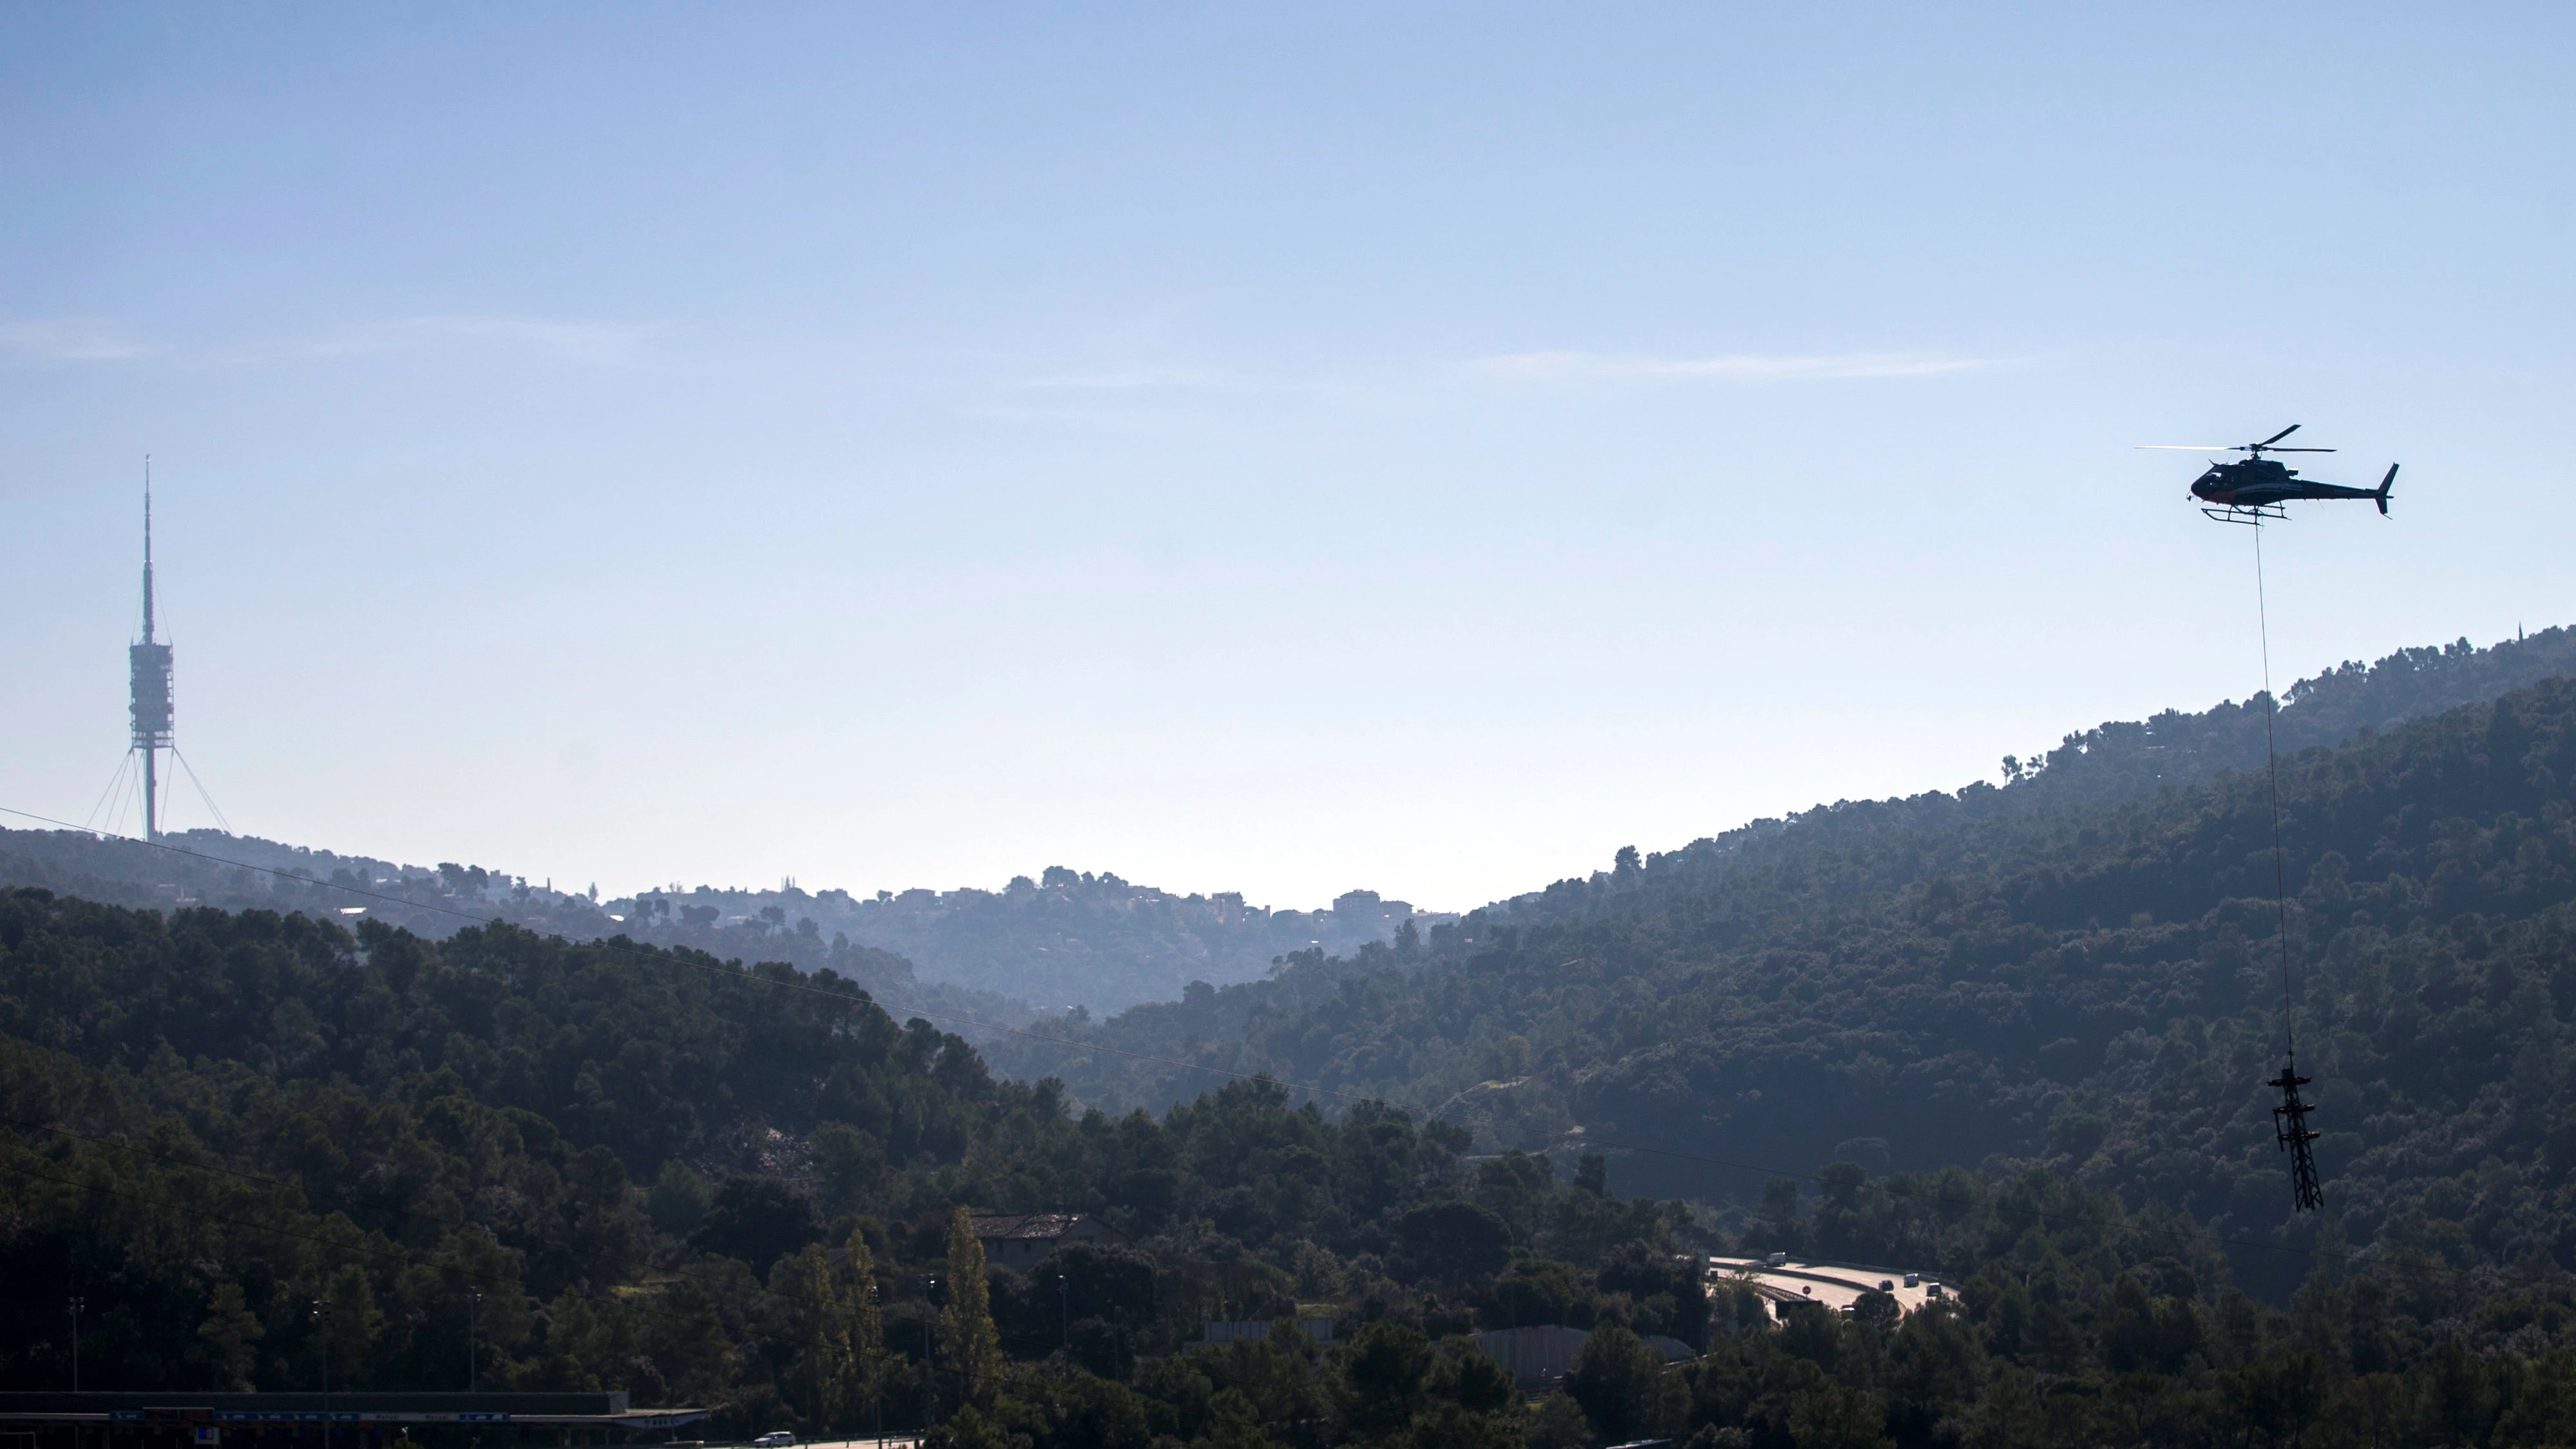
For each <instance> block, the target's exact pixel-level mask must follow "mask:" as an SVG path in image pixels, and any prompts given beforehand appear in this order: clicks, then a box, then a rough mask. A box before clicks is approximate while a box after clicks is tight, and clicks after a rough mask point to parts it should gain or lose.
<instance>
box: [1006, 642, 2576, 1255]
mask: <svg viewBox="0 0 2576 1449" xmlns="http://www.w3.org/2000/svg"><path fill="white" fill-rule="evenodd" d="M2363 734H2364V737H2363V738H2361V739H2359V740H2357V741H2356V742H2355V743H2353V744H2351V745H2349V746H2347V747H2345V748H2343V749H2341V750H2329V749H2325V748H2322V747H2319V748H2313V749H2310V750H2307V751H2304V752H2302V753H2300V754H2299V755H2298V756H2297V757H2295V758H2293V759H2291V760H2289V761H2286V762H2284V766H2283V771H2282V780H2281V789H2282V821H2283V830H2284V838H2285V842H2286V846H2287V859H2288V870H2289V888H2290V891H2291V893H2292V896H2293V900H2292V905H2291V935H2292V941H2291V946H2292V954H2293V964H2294V968H2295V970H2296V973H2297V975H2298V977H2299V979H2300V981H2301V982H2302V983H2303V984H2302V987H2301V994H2300V999H2299V1010H2300V1019H2301V1021H2302V1023H2303V1027H2302V1040H2303V1043H2304V1050H2303V1052H2302V1055H2301V1058H2300V1060H2301V1065H2302V1068H2303V1069H2304V1070H2307V1071H2309V1072H2310V1073H2312V1074H2313V1075H2314V1076H2315V1077H2316V1078H2317V1079H2318V1088H2317V1091H2318V1095H2319V1098H2320V1100H2321V1102H2322V1107H2321V1110H2320V1111H2319V1113H2318V1117H2317V1125H2318V1126H2319V1127H2320V1128H2321V1129H2322V1130H2324V1131H2325V1132H2326V1134H2327V1136H2326V1138H2325V1140H2324V1142H2323V1143H2322V1148H2323V1162H2324V1166H2325V1169H2326V1172H2327V1175H2328V1178H2329V1183H2328V1189H2327V1192H2328V1198H2329V1201H2330V1203H2332V1204H2333V1206H2334V1207H2335V1209H2336V1211H2337V1221H2338V1223H2339V1225H2340V1226H2339V1229H2338V1230H2339V1231H2340V1232H2342V1233H2344V1234H2346V1235H2348V1237H2349V1238H2350V1239H2351V1240H2352V1241H2354V1242H2356V1243H2361V1244H2376V1243H2381V1242H2388V1243H2391V1244H2398V1243H2411V1244H2418V1245H2432V1244H2442V1245H2448V1246H2449V1247H2451V1248H2453V1249H2456V1250H2457V1251H2458V1252H2461V1253H2464V1254H2471V1255H2475V1256H2481V1257H2488V1258H2493V1259H2497V1260H2510V1259H2512V1258H2514V1257H2516V1256H2518V1255H2520V1254H2522V1253H2525V1252H2528V1251H2531V1250H2533V1249H2543V1248H2545V1249H2548V1250H2550V1251H2553V1252H2558V1253H2561V1254H2564V1253H2566V1252H2568V1251H2570V1250H2571V1249H2576V1241H2571V1242H2560V1241H2558V1239H2557V1235H2558V1234H2559V1233H2561V1232H2562V1231H2565V1230H2566V1229H2565V1224H2566V1223H2567V1222H2568V1221H2570V1219H2568V1217H2567V1216H2566V1212H2565V1209H2566V1207H2567V1206H2568V1203H2569V1199H2568V1197H2567V1196H2566V1194H2567V1193H2568V1191H2569V1188H2568V1186H2567V1179H2566V1173H2567V1170H2568V1168H2569V1167H2570V1166H2571V1165H2576V1150H2571V1146H2576V1053H2571V1052H2570V1049H2569V1047H2568V1045H2567V1044H2566V1039H2567V1029H2566V1023H2568V1022H2569V1021H2570V1020H2571V1013H2572V1012H2576V958H2571V956H2570V943H2571V939H2576V937H2571V929H2576V916H2572V915H2571V906H2570V901H2571V898H2576V810H2572V809H2571V806H2576V799H2571V791H2576V683H2571V682H2570V681H2566V680H2552V681H2547V682H2544V683H2542V684H2539V685H2536V686H2533V687H2530V688H2527V689H2523V690H2518V691H2515V692H2514V693H2511V694H2508V695H2506V696H2505V697H2504V698H2502V699H2501V700H2499V701H2497V702H2496V703H2495V704H2494V705H2492V706H2487V705H2479V706H2470V707H2467V708H2463V709H2459V710H2454V711H2451V712H2449V713H2447V714H2443V715H2440V716H2437V717H2434V718H2431V719H2426V720H2421V721H2418V722H2416V723H2414V724H2410V725H2406V726H2404V727H2402V728H2400V729H2398V730H2395V731H2392V732H2389V733H2386V734H2378V733H2376V732H2373V731H2369V730H2366V729H2365V731H2364V732H2363ZM2270 829H2271V813H2270V805H2269V797H2268V794H2267V791H2266V782H2265V779H2264V777H2263V775H2262V774H2261V772H2259V771H2257V772H2255V773H2253V774H2238V773H2232V772H2231V773H2229V774H2226V775H2223V776H2221V777H2220V778H2219V779H2218V780H2216V781H2214V782H2212V783H2210V784H2207V785H2204V786H2201V787H2197V788H2194V789H2189V790H2180V789H2165V790H2161V791H2159V792H2158V793H2156V794H2155V795H2153V796H2151V797H2148V798H2143V799H2132V800H2128V801H2123V802H2116V803H2104V804H2079V805H2076V806H2072V807H2067V808H2060V809H2052V810H2028V811H2010V812H1980V811H1978V810H1976V809H1975V808H1973V807H1972V806H1970V805H1966V804H1962V803H1960V802H1958V801H1955V800H1951V801H1948V802H1947V803H1946V805H1945V804H1944V803H1943V802H1942V801H1940V800H1918V801H1914V802H1909V808H1908V809H1907V810H1906V811H1905V812H1903V813H1901V814H1899V815H1897V816H1896V817H1894V818H1891V819H1888V820H1886V821H1884V822H1883V823H1881V824H1880V825H1879V826H1877V827H1876V828H1871V829H1857V828H1843V829H1836V830H1833V831H1823V832H1815V833H1813V834H1811V835H1809V836H1808V837H1806V838H1804V839H1801V838H1798V837H1797V836H1794V835H1789V834H1781V835H1778V836H1775V837H1773V838H1770V839H1764V840H1752V841H1745V842H1742V843H1741V844H1740V845H1739V846H1738V847H1737V849H1738V852H1739V854H1740V856H1741V859H1740V860H1739V861H1738V862H1737V863H1736V865H1735V866H1734V867H1733V868H1732V869H1730V870H1728V871H1726V872H1724V873H1722V874H1720V875H1718V876H1717V877H1715V878H1714V879H1713V880H1707V881H1701V880H1698V879H1694V878H1693V877H1692V876H1691V875H1690V874H1689V873H1687V872H1675V873H1669V874H1664V875H1659V874H1658V873H1657V872H1655V871H1653V870H1650V869H1647V868H1644V867H1643V866H1642V864H1641V863H1639V862H1637V861H1635V860H1634V859H1631V860H1629V861H1628V862H1626V863H1624V864H1623V865H1622V866H1621V867H1620V868H1618V869H1616V870H1614V871H1612V872H1610V873H1607V874H1605V875H1604V876H1602V877H1600V878H1598V879H1596V880H1594V881H1590V882H1567V883H1565V884H1564V885H1562V886H1560V887H1559V888H1557V889H1556V890H1554V891H1552V892H1550V897H1551V899H1550V900H1549V901H1548V902H1547V908H1546V910H1544V911H1543V912H1538V911H1534V912H1528V913H1519V912H1513V911H1507V910H1497V911H1491V912H1480V913H1477V914H1476V915H1473V916H1470V917H1469V918H1468V919H1467V920H1466V921H1465V922H1463V923H1462V924H1461V925H1460V926H1459V927H1457V928H1456V929H1455V930H1454V931H1435V932H1433V933H1431V934H1430V935H1429V936H1428V937H1426V938H1424V939H1422V940H1420V941H1407V942H1404V943H1400V944H1399V945H1397V946H1395V947H1391V948H1383V949H1379V950H1374V951H1365V952H1362V953H1361V954H1360V955H1359V956H1358V957H1357V958H1356V959H1354V960H1347V961H1333V960H1325V959H1320V958H1315V957H1308V958H1305V959H1301V960H1300V961H1298V962H1297V963H1296V964H1295V965H1293V966H1292V967H1291V968H1290V969H1288V970H1286V971H1284V972H1283V973H1281V975H1280V977H1279V978H1278V979H1276V980H1274V981H1272V982H1268V983H1262V984H1260V985H1258V986H1255V987H1249V988H1233V989H1230V990H1228V991H1223V992H1210V993H1207V994H1205V996H1203V997H1202V998H1199V999H1196V1000H1194V1001H1190V1002H1184V1003H1179V1004H1176V1005H1174V1006H1170V1007H1163V1008H1156V1009H1154V1010H1152V1011H1144V1012H1131V1013H1128V1014H1126V1015H1125V1016H1122V1017H1120V1018H1117V1019H1114V1020H1112V1021H1110V1022H1105V1023H1101V1024H1099V1025H1098V1026H1095V1027H1092V1028H1089V1029H1088V1035H1086V1036H1084V1038H1083V1039H1085V1040H1096V1041H1100V1042H1103V1043H1105V1044H1107V1045H1111V1046H1117V1047H1121V1048H1124V1049H1126V1050H1129V1051H1133V1052H1141V1053H1146V1054H1148V1055H1151V1056H1157V1057H1179V1058H1187V1059H1191V1060H1197V1061H1204V1062H1210V1063H1214V1064H1218V1065H1222V1066H1225V1067H1228V1068H1230V1069H1235V1070H1246V1071H1252V1070H1258V1071H1268V1072H1273V1073H1275V1074H1277V1075H1279V1076H1280V1077H1281V1078H1283V1079H1286V1080H1291V1081H1298V1082H1307V1083H1313V1084H1316V1085H1319V1086H1322V1087H1327V1088H1331V1089H1335V1090H1342V1091H1350V1092H1354V1093H1361V1094H1383V1095H1386V1096H1388V1097H1390V1098H1392V1099H1395V1100H1401V1101H1406V1102H1410V1103H1415V1104H1418V1105H1420V1106H1422V1107H1424V1108H1426V1109H1431V1110H1436V1111H1438V1112H1439V1113H1440V1114H1441V1115H1442V1116H1443V1117H1445V1118H1447V1119H1449V1120H1456V1121H1462V1122H1466V1123H1469V1124H1472V1125H1473V1126H1474V1127H1475V1128H1476V1129H1477V1130H1478V1131H1479V1133H1480V1134H1483V1135H1485V1136H1486V1137H1487V1139H1488V1140H1491V1141H1494V1142H1496V1143H1497V1144H1501V1145H1509V1146H1516V1147H1521V1148H1525V1149H1529V1150H1533V1151H1548V1150H1553V1151H1556V1152H1559V1153H1560V1154H1562V1153H1564V1152H1567V1151H1571V1150H1573V1149H1574V1147H1575V1146H1576V1145H1577V1144H1589V1145H1591V1146H1593V1147H1595V1148H1599V1149H1602V1150H1606V1151H1610V1153H1611V1156H1612V1159H1613V1161H1614V1163H1615V1164H1616V1170H1617V1173H1618V1180H1619V1181H1621V1182H1623V1183H1627V1184H1632V1185H1634V1186H1636V1187H1637V1188H1638V1189H1640V1190H1651V1191H1654V1192H1657V1193H1674V1194H1682V1195H1690V1196H1705V1197H1709V1198H1712V1199H1713V1198H1717V1197H1720V1196H1723V1195H1725V1194H1728V1193H1734V1194H1737V1195H1738V1196H1739V1197H1744V1196H1747V1195H1749V1193H1750V1191H1751V1189H1752V1188H1753V1187H1754V1186H1755V1185H1757V1184H1758V1180H1759V1175H1758V1174H1749V1173H1745V1172H1741V1171H1732V1170H1728V1169H1722V1168H1718V1167H1713V1166H1707V1165H1704V1164H1697V1163H1693V1162H1691V1161H1689V1160H1687V1158H1688V1157H1696V1158H1714V1159H1722V1160H1725V1161H1730V1162H1737V1163H1751V1164H1766V1163H1772V1164H1789V1165H1797V1164H1812V1163H1814V1162H1818V1161H1822V1160H1826V1159H1828V1158H1848V1159H1852V1160H1855V1161H1859V1162H1862V1163H1864V1164H1868V1165H1873V1166H1878V1167H1886V1166H1896V1167H1911V1168H1930V1167H1937V1166H1939V1165H1941V1164H1943V1163H1954V1162H1955V1163H1976V1162H1980V1161H1983V1160H1986V1159H1987V1158H1988V1157H1989V1156H1994V1155H1999V1156H2000V1157H2001V1158H2002V1159H2005V1160H2010V1161H2028V1162H2036V1163H2045V1164H2049V1165H2051V1166H2053V1167H2055V1168H2058V1169H2060V1170H2064V1171H2068V1172H2072V1173H2076V1174H2078V1175H2079V1176H2081V1177H2082V1178H2083V1179H2084V1180H2086V1181H2090V1182H2097V1183H2101V1184H2104V1185H2106V1186H2110V1187H2114V1188H2116V1189H2118V1190H2119V1191H2120V1192H2121V1193H2122V1194H2123V1196H2124V1197H2126V1198H2127V1200H2128V1201H2130V1202H2132V1203H2133V1204H2134V1203H2144V1202H2147V1201H2151V1200H2152V1201H2162V1202H2166V1203H2169V1204H2171V1205H2173V1206H2175V1207H2179V1208H2182V1209H2184V1210H2186V1211H2189V1212H2191V1213H2193V1214H2195V1215H2198V1216H2201V1217H2205V1218H2207V1219H2209V1220H2211V1221H2213V1222H2214V1223H2215V1224H2217V1225H2219V1226H2220V1227H2221V1228H2222V1229H2223V1230H2225V1231H2227V1232H2228V1233H2230V1234H2231V1235H2239V1236H2242V1235H2248V1234H2263V1233H2272V1232H2276V1231H2282V1230H2285V1223H2284V1219H2285V1218H2286V1216H2287V1213H2286V1209H2287V1205H2288V1204H2287V1195H2286V1191H2285V1190H2284V1188H2283V1186H2282V1175H2281V1167H2280V1161H2279V1158H2278V1156H2277V1153H2276V1152H2275V1149H2274V1146H2273V1142H2272V1136H2271V1121H2270V1117H2269V1112H2268V1108H2269V1105H2270V1103H2269V1100H2268V1097H2269V1094H2268V1093H2266V1092H2265V1091H2264V1089H2263V1088H2262V1087H2261V1085H2260V1083H2261V1082H2262V1080H2263V1078H2264V1077H2266V1076H2269V1075H2271V1073H2272V1072H2273V1071H2274V1070H2276V1069H2277V1064H2278V1057H2279V1050H2280V1044H2281V999H2280V984H2279V983H2280V972H2279V964H2278V959H2277V956H2276V954H2275V947H2274V943H2273V940H2272V932H2273V925H2274V906H2273V901H2272V891H2271V886H2272V872H2271V853H2270V845H2271V834H2270ZM1001 1050H1002V1051H1003V1052H1004V1054H1005V1058H1006V1059H1007V1060H1009V1061H1011V1062H1013V1063H1014V1064H1015V1065H1016V1069H1018V1070H1022V1071H1039V1070H1044V1071H1050V1072H1055V1073H1057V1074H1060V1075H1062V1076H1064V1077H1065V1078H1066V1079H1067V1080H1068V1082H1069V1084H1070V1085H1071V1089H1072V1090H1073V1091H1074V1092H1075V1094H1076V1095H1077V1096H1082V1097H1085V1098H1096V1099H1101V1100H1122V1099H1123V1100H1144V1101H1154V1100H1159V1099H1160V1098H1161V1096H1162V1095H1163V1094H1164V1093H1167V1092H1174V1091H1186V1090H1188V1089H1189V1087H1190V1083H1189V1082H1188V1079H1187V1077H1186V1075H1185V1074H1181V1073H1176V1072H1174V1071H1173V1070H1172V1069H1170V1068H1167V1067H1162V1066H1158V1065H1156V1064H1155V1063H1153V1062H1150V1061H1139V1060H1136V1059H1134V1058H1130V1057H1113V1056H1107V1055H1099V1056H1085V1055H1084V1054H1082V1053H1080V1052H1079V1051H1073V1050H1068V1049H1066V1048H1063V1047H1059V1046H1054V1045H1052V1044H1047V1043H1032V1042H1025V1041H1022V1042H1014V1043H1011V1044H1008V1045H1006V1046H1005V1047H1003V1048H1002V1049H1001ZM1620 1148H1635V1149H1655V1150H1657V1151H1654V1152H1650V1151H1637V1152H1629V1153H1623V1152H1621V1151H1620V1150H1619V1149H1620ZM1658 1152H1660V1153H1663V1154H1686V1155H1687V1157H1683V1156H1670V1155H1658Z"/></svg>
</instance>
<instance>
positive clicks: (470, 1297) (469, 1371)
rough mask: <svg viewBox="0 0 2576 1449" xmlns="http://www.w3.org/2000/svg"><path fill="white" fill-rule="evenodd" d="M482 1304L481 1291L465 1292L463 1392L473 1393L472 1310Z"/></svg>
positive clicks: (473, 1345) (472, 1289) (470, 1290)
mask: <svg viewBox="0 0 2576 1449" xmlns="http://www.w3.org/2000/svg"><path fill="white" fill-rule="evenodd" d="M482 1302H483V1294H482V1292H481V1290H479V1289H474V1288H468V1289H466V1290H465V1392H467V1393H469V1394H470V1393H472V1392H474V1347H475V1342H474V1310H475V1308H476V1307H478V1306H480V1305H481V1303H482Z"/></svg>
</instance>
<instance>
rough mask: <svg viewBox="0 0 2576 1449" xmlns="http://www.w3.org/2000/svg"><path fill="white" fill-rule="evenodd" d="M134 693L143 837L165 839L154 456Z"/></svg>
mask: <svg viewBox="0 0 2576 1449" xmlns="http://www.w3.org/2000/svg"><path fill="white" fill-rule="evenodd" d="M125 655H126V662H127V664H128V665H129V666H130V667H131V670H132V676H133V682H134V695H133V705H132V711H131V712H132V714H133V719H134V748H135V749H136V750H138V751H141V752H142V755H143V838H144V839H145V840H158V839H160V838H161V813H160V812H161V782H160V753H161V751H163V750H165V749H169V748H170V646H169V645H167V644H164V643H162V642H161V641H160V639H159V638H158V637H157V633H156V628H155V624H154V621H153V617H152V456H151V455H150V454H148V453H147V454H145V455H144V457H143V642H142V643H140V644H136V645H133V646H131V647H129V648H128V649H127V650H126V651H125Z"/></svg>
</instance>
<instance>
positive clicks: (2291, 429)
mask: <svg viewBox="0 0 2576 1449" xmlns="http://www.w3.org/2000/svg"><path fill="white" fill-rule="evenodd" d="M2298 430H2299V425H2298V424H2297V423H2292V424H2290V425H2289V426H2288V427H2286V428H2283V429H2282V430H2281V431H2279V432H2277V433H2274V434H2273V435H2272V436H2270V437H2268V438H2265V439H2264V440H2263V441H2261V442H2259V443H2256V444H2255V445H2254V446H2255V447H2258V448H2268V447H2270V446H2272V445H2273V444H2274V443H2277V442H2279V441H2281V440H2282V439H2283V438H2286V437H2288V436H2289V435H2291V434H2292V433H2295V432H2297V431H2298ZM2281 451H2282V452H2284V453H2291V452H2299V453H2304V452H2307V451H2309V450H2308V449H2306V448H2283V449H2281Z"/></svg>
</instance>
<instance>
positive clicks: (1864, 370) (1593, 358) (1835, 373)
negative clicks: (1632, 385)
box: [1475, 352, 1992, 382]
mask: <svg viewBox="0 0 2576 1449" xmlns="http://www.w3.org/2000/svg"><path fill="white" fill-rule="evenodd" d="M1991 365H1992V364H1991V363H1989V362H1987V361H1986V360H1984V359H1981V358H1968V357H1933V356H1926V355H1924V354H1922V353H1914V352H1832V353H1786V354H1775V353H1749V352H1746V353H1728V354H1725V355H1722V356H1718V357H1640V356H1636V355H1634V354H1622V353H1607V352H1513V353H1506V354H1504V355H1502V356H1499V357H1486V358H1480V359H1478V360H1477V362H1476V364H1475V366H1476V368H1477V369H1478V370H1479V371H1482V372H1488V373H1492V374H1495V375H1497V376H1502V377H1521V378H1533V379H1538V380H1541V381H1548V380H1554V379H1558V378H1622V377H1639V378H1707V379H1711V380H1714V381H1718V382H1770V381H1790V380H1803V379H1821V378H1852V377H1928V376H1931V375H1933V374H1935V373H1943V372H1965V371H1967V370H1968V369H1970V368H1977V367H1987V366H1991Z"/></svg>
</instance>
